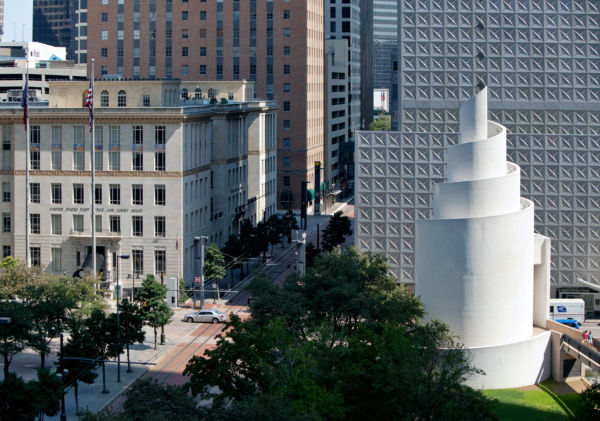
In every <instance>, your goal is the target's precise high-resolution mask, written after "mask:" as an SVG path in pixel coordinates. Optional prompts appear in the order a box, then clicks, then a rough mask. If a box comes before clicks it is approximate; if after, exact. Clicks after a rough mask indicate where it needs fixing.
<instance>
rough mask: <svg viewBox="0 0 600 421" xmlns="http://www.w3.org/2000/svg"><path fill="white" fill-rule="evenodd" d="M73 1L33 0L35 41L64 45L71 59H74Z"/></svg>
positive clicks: (33, 37) (33, 36) (33, 34)
mask: <svg viewBox="0 0 600 421" xmlns="http://www.w3.org/2000/svg"><path fill="white" fill-rule="evenodd" d="M72 3H73V0H54V1H47V0H33V33H32V39H33V41H36V42H41V43H44V44H48V45H53V46H56V47H64V48H66V49H67V50H68V56H69V58H70V59H73V54H72V50H71V43H72V38H73V29H72V13H73V4H72Z"/></svg>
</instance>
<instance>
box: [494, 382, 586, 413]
mask: <svg viewBox="0 0 600 421" xmlns="http://www.w3.org/2000/svg"><path fill="white" fill-rule="evenodd" d="M483 393H484V394H485V395H486V396H487V397H489V398H493V399H496V400H497V402H496V411H497V413H498V417H499V418H500V420H501V421H519V420H527V421H538V420H539V421H545V420H556V421H562V420H572V419H574V417H575V414H576V413H577V410H578V408H579V405H580V402H581V401H580V399H579V395H578V394H577V393H568V394H564V395H557V394H556V393H554V392H553V391H552V383H547V384H546V383H544V384H541V385H540V386H539V387H537V388H535V389H532V390H520V389H495V390H485V391H483Z"/></svg>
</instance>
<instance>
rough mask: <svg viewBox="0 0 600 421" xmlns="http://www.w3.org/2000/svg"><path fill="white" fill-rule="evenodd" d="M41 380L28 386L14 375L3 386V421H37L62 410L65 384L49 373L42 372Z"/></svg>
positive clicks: (0, 402) (0, 388)
mask: <svg viewBox="0 0 600 421" xmlns="http://www.w3.org/2000/svg"><path fill="white" fill-rule="evenodd" d="M37 376H38V378H37V380H31V381H28V382H25V381H24V380H23V379H22V378H21V377H18V376H16V375H15V374H14V373H10V374H9V375H8V376H6V377H5V378H4V380H3V381H2V382H0V421H14V420H20V421H33V420H35V419H37V418H38V417H39V419H41V418H42V417H41V414H44V415H47V416H53V415H56V414H57V413H58V411H59V410H60V395H61V393H62V390H63V383H62V380H61V379H59V378H58V377H57V376H56V374H54V373H52V372H50V371H49V370H47V369H39V370H38V373H37Z"/></svg>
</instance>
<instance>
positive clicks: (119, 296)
mask: <svg viewBox="0 0 600 421" xmlns="http://www.w3.org/2000/svg"><path fill="white" fill-rule="evenodd" d="M122 259H129V255H128V254H121V255H118V254H117V343H118V344H119V345H121V322H120V320H119V301H120V300H121V286H120V285H119V278H120V276H121V260H122ZM117 382H118V383H120V382H121V353H119V355H117Z"/></svg>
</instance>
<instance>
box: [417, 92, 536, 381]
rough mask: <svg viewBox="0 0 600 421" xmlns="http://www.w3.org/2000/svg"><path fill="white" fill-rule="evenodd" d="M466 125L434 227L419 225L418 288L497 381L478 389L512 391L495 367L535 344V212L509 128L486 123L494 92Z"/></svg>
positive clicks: (466, 115)
mask: <svg viewBox="0 0 600 421" xmlns="http://www.w3.org/2000/svg"><path fill="white" fill-rule="evenodd" d="M460 123H461V126H460V129H461V136H460V139H459V143H458V144H456V145H453V146H449V147H448V150H447V153H446V161H447V162H446V164H447V167H446V176H447V181H446V182H445V183H440V184H437V185H436V186H435V189H434V192H433V219H431V220H422V221H418V222H417V230H416V280H415V287H416V292H417V294H418V295H419V296H420V297H421V299H422V300H423V302H424V304H425V308H426V311H427V313H428V317H430V318H432V319H439V320H442V321H444V322H446V323H447V324H448V325H449V326H450V329H451V330H452V331H453V333H454V334H456V335H457V336H458V337H459V341H460V342H461V343H462V344H464V345H465V347H466V348H468V349H470V350H477V352H479V354H477V352H476V354H475V357H476V359H477V358H478V356H479V357H480V356H481V352H482V351H481V350H483V353H484V354H486V355H487V357H486V356H484V360H485V361H479V362H478V363H477V364H479V365H478V367H479V368H483V369H484V370H485V371H486V372H487V375H488V376H490V374H492V376H491V377H487V380H483V383H481V382H480V383H478V385H479V386H481V387H490V386H491V387H509V386H512V385H514V383H512V381H513V380H510V381H509V382H508V383H506V384H505V383H503V382H502V381H500V383H498V381H497V379H496V377H497V376H496V374H495V370H497V369H498V368H496V367H501V368H499V369H500V370H501V372H500V373H499V374H498V375H500V376H504V375H505V374H506V375H509V374H508V372H509V371H510V369H508V371H507V367H504V366H503V364H502V361H496V360H494V361H488V360H490V355H492V354H493V355H502V354H503V356H504V358H509V355H510V352H509V353H508V354H506V352H507V347H508V348H511V347H513V345H515V344H521V346H517V350H516V351H515V352H516V353H517V354H518V356H517V358H522V357H523V350H522V344H526V343H528V342H529V341H531V339H532V337H533V336H534V329H533V324H534V323H533V313H534V312H533V307H534V298H533V295H534V282H533V278H534V232H533V230H534V214H533V211H534V207H533V203H532V202H531V201H529V200H527V199H524V198H522V197H520V169H519V166H518V165H515V164H513V163H510V162H507V160H506V128H505V127H503V126H501V125H500V124H497V123H494V122H490V121H488V120H487V88H484V89H483V90H482V91H481V92H479V93H478V94H477V95H476V96H475V97H474V98H472V99H471V100H469V101H468V102H466V103H465V104H464V105H463V106H462V107H461V109H460ZM490 352H491V354H490ZM493 359H494V358H492V360H493ZM501 360H502V358H501ZM481 365H483V366H484V367H482V366H481ZM488 365H489V367H488ZM517 366H518V369H520V367H521V364H517ZM538 368H539V364H538ZM490 370H491V371H492V372H493V373H490ZM490 379H494V380H493V381H492V382H491V383H490V381H489V380H490ZM480 380H481V379H480ZM516 381H517V383H519V382H521V383H522V384H531V383H534V382H535V381H529V380H524V383H523V381H522V380H516Z"/></svg>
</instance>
